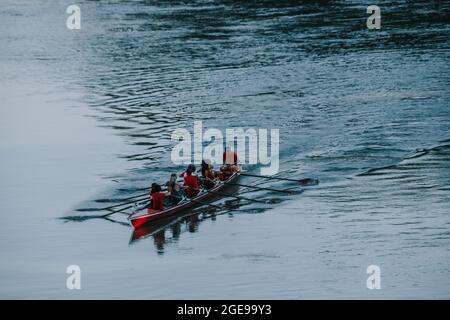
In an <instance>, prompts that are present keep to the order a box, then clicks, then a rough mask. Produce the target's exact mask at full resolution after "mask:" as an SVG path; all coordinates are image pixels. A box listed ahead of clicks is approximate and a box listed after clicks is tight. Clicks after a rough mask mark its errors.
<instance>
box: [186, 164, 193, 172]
mask: <svg viewBox="0 0 450 320" xmlns="http://www.w3.org/2000/svg"><path fill="white" fill-rule="evenodd" d="M189 170H190V171H191V172H195V165H194V164H192V163H191V164H190V165H188V167H187V170H186V172H187V171H189Z"/></svg>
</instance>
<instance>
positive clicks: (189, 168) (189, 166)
mask: <svg viewBox="0 0 450 320" xmlns="http://www.w3.org/2000/svg"><path fill="white" fill-rule="evenodd" d="M188 171H191V174H192V175H195V165H194V164H192V163H191V164H190V165H188V167H187V169H186V170H185V171H183V172H182V173H180V177H181V178H184V177H185V176H186V174H187V172H188Z"/></svg>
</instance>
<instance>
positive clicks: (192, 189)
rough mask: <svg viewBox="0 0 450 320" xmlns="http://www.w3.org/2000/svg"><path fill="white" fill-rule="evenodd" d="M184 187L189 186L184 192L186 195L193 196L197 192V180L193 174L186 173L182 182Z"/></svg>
mask: <svg viewBox="0 0 450 320" xmlns="http://www.w3.org/2000/svg"><path fill="white" fill-rule="evenodd" d="M183 185H184V186H185V187H189V188H186V193H187V195H188V196H190V197H193V196H195V195H196V194H197V193H198V191H199V190H198V189H199V188H198V182H197V178H195V177H194V176H188V175H186V176H185V177H184V184H183Z"/></svg>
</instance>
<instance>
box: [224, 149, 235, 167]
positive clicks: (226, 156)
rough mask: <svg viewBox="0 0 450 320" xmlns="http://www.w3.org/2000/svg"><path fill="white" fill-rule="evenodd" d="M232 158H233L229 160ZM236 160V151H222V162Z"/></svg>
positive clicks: (233, 162) (232, 162)
mask: <svg viewBox="0 0 450 320" xmlns="http://www.w3.org/2000/svg"><path fill="white" fill-rule="evenodd" d="M231 159H233V160H231ZM237 162H238V156H237V153H236V152H234V151H230V152H229V153H228V152H226V151H225V152H224V153H223V163H227V164H236V163H237Z"/></svg>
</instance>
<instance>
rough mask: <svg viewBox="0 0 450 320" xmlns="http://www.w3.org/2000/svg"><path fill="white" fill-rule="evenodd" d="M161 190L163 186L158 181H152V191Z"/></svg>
mask: <svg viewBox="0 0 450 320" xmlns="http://www.w3.org/2000/svg"><path fill="white" fill-rule="evenodd" d="M156 192H161V186H160V185H159V184H157V183H152V191H151V193H156Z"/></svg>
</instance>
